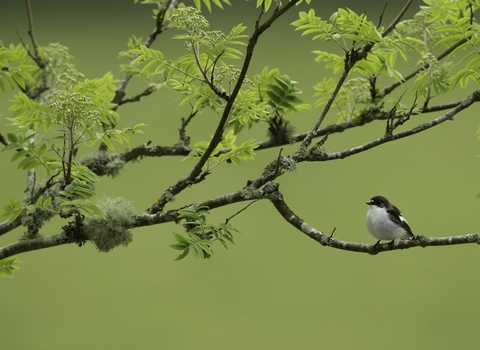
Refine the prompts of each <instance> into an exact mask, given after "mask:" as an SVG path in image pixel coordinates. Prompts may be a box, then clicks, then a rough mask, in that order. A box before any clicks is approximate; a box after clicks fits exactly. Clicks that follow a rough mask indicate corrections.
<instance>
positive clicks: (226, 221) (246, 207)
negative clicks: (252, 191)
mask: <svg viewBox="0 0 480 350" xmlns="http://www.w3.org/2000/svg"><path fill="white" fill-rule="evenodd" d="M259 200H260V199H255V200H254V201H253V202H251V203H248V204H247V205H246V206H245V207H243V208H242V209H240V210H239V211H237V212H236V213H235V214H233V215H232V216H230V217H229V218H227V219H225V225H226V224H228V223H229V222H230V220H232V219H233V218H234V217H235V216H237V215H238V214H240V213H241V212H243V211H245V210H247V209H248V207H249V206H251V205H252V204H254V203H256V202H258V201H259Z"/></svg>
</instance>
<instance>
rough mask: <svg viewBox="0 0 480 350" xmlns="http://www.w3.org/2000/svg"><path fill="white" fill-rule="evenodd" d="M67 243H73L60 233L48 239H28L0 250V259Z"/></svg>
mask: <svg viewBox="0 0 480 350" xmlns="http://www.w3.org/2000/svg"><path fill="white" fill-rule="evenodd" d="M67 243H73V242H72V241H71V240H70V239H69V238H67V237H65V236H64V235H63V234H61V233H60V234H58V235H52V236H48V237H39V238H34V239H29V240H28V241H21V242H16V243H12V244H10V245H7V246H5V247H3V248H1V249H0V259H4V258H8V257H9V256H13V255H16V254H20V253H25V252H30V251H32V250H38V249H44V248H51V247H56V246H58V245H62V244H67Z"/></svg>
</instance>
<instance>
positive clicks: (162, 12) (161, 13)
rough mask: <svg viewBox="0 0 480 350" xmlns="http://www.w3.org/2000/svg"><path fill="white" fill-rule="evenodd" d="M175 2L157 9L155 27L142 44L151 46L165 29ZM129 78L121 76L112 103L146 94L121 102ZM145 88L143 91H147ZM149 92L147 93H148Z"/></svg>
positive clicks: (167, 2) (120, 103)
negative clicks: (167, 17) (166, 20)
mask: <svg viewBox="0 0 480 350" xmlns="http://www.w3.org/2000/svg"><path fill="white" fill-rule="evenodd" d="M176 3H177V1H176V0H168V1H166V2H165V3H164V4H163V5H162V6H161V8H160V9H159V10H158V13H157V17H156V19H155V29H154V30H153V31H152V33H151V34H150V35H149V36H148V38H147V40H145V42H144V43H143V45H145V46H146V47H150V46H152V44H153V42H154V41H155V39H156V38H157V36H158V35H159V34H161V33H162V32H163V31H164V30H165V18H166V16H167V14H168V13H170V12H171V11H172V9H173V8H174V7H175V6H176ZM137 57H138V56H134V57H132V58H131V60H130V62H133V61H134V60H135V58H137ZM130 79H132V76H131V75H129V74H127V75H125V76H124V77H123V79H122V81H121V82H120V84H119V85H118V88H117V91H115V97H114V98H113V100H112V102H113V103H116V104H118V105H122V104H125V103H126V102H133V101H139V100H140V97H142V96H147V95H146V94H143V93H140V94H138V95H136V96H134V97H132V98H130V99H127V100H128V101H126V102H123V98H124V97H125V89H126V88H127V85H128V83H129V81H130ZM147 90H148V89H147ZM147 90H145V91H147ZM145 91H144V92H145ZM152 92H153V91H152ZM150 93H151V92H150ZM150 93H148V95H150ZM142 94H143V95H142ZM136 97H138V100H135V98H136Z"/></svg>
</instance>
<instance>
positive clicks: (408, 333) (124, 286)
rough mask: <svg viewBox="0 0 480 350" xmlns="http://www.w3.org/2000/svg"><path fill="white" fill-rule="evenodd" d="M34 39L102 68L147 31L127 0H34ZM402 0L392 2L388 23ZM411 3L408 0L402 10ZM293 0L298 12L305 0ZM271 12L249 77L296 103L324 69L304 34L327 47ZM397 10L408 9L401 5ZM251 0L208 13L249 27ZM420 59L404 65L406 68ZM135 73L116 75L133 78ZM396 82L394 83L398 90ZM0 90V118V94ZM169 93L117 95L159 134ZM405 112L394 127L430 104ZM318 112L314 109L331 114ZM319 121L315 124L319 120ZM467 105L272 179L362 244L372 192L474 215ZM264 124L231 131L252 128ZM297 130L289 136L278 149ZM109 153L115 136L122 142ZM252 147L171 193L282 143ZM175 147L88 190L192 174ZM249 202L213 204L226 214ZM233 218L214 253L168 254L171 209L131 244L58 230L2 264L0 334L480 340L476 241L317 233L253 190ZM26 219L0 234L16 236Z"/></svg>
mask: <svg viewBox="0 0 480 350" xmlns="http://www.w3.org/2000/svg"><path fill="white" fill-rule="evenodd" d="M312 2H313V3H314V4H313V5H312V6H313V7H314V8H315V9H316V12H317V15H319V16H322V17H325V18H328V17H329V16H330V15H331V14H332V13H333V12H334V11H335V10H336V7H338V6H342V7H346V6H348V7H351V8H353V9H354V10H356V11H357V12H360V13H361V12H365V13H366V14H367V15H368V16H370V18H371V19H372V20H373V21H374V22H377V18H378V16H379V13H380V12H381V9H382V8H383V5H384V2H383V1H369V2H366V1H364V2H361V3H360V2H356V1H339V2H336V3H332V2H323V1H318V0H317V1H315V0H314V1H312ZM32 3H33V11H34V18H35V30H36V35H37V40H38V42H39V43H40V45H46V44H48V43H50V42H60V43H62V44H63V45H66V46H68V47H69V48H70V52H71V53H72V54H73V55H74V57H75V63H76V64H77V68H78V69H79V70H80V71H81V72H83V73H84V74H85V75H86V76H87V77H88V78H94V77H97V76H100V75H103V74H104V73H105V72H107V71H111V72H113V73H114V74H115V76H116V77H117V78H121V77H122V75H121V73H120V72H119V69H118V65H119V63H125V61H121V60H118V59H117V53H118V52H119V51H122V50H125V48H126V41H127V39H128V37H129V36H130V35H132V34H135V35H137V36H142V37H143V38H145V37H146V36H147V35H148V34H149V33H150V32H151V30H153V20H152V19H151V7H150V6H143V5H134V4H133V1H116V2H114V1H82V2H66V1H51V0H49V1H32ZM401 5H402V4H400V3H397V4H389V7H387V13H386V14H385V16H384V21H385V22H384V23H385V24H386V23H387V21H390V20H391V19H392V18H393V17H394V16H395V15H396V13H397V11H398V9H399V8H400V6H401ZM419 5H420V2H419V1H415V5H414V11H416V10H417V9H418V6H419ZM1 7H2V11H1V12H0V17H1V21H0V39H1V40H3V41H4V43H9V42H15V43H18V42H19V40H18V36H17V31H18V33H19V35H20V36H21V37H22V38H23V40H24V41H26V42H29V40H28V36H27V25H26V23H27V21H26V15H25V13H26V11H25V5H24V3H23V2H20V1H11V0H10V1H6V0H2V1H1ZM297 10H304V11H306V10H308V7H307V5H306V4H302V5H301V6H299V7H298V8H297ZM297 10H295V11H293V12H292V14H290V16H287V17H285V18H282V19H281V20H280V21H279V22H278V23H275V25H274V26H273V27H272V28H271V29H270V30H269V31H268V32H267V33H266V34H265V36H262V37H261V38H260V41H259V46H258V50H257V51H256V53H255V56H254V60H253V62H252V67H251V70H250V72H249V76H250V77H253V75H254V74H256V73H259V72H260V70H261V69H262V67H263V66H265V65H268V66H269V67H270V68H274V67H279V68H280V69H281V73H284V74H285V73H286V74H288V75H289V76H290V77H291V78H292V79H293V80H296V81H299V82H300V84H299V88H300V89H302V90H303V91H304V95H303V96H302V97H303V98H304V99H305V100H306V101H308V102H313V101H314V100H315V98H314V97H313V94H314V91H313V89H312V86H313V85H314V84H315V82H317V81H319V80H321V79H322V78H323V76H324V74H330V73H329V72H326V71H324V70H323V67H322V65H321V64H319V63H315V62H314V60H313V59H314V55H313V54H311V51H312V50H313V49H323V48H325V47H326V46H325V45H324V44H322V43H320V42H318V41H315V42H313V43H312V42H311V38H309V37H303V38H301V37H300V34H299V33H298V32H294V30H293V27H291V26H289V23H291V22H292V21H293V20H295V19H296V15H295V13H294V12H296V11H297ZM414 11H410V12H409V13H410V14H411V13H413V12H414ZM257 13H258V11H256V10H255V1H250V2H244V1H235V0H233V1H232V6H231V7H227V8H226V9H225V11H221V10H219V9H217V8H214V10H213V13H212V14H208V13H207V14H206V16H207V18H208V19H209V20H210V21H211V23H212V25H211V28H212V29H224V30H228V29H229V28H231V27H232V26H233V25H236V24H237V23H239V22H243V23H244V24H245V25H247V26H248V27H249V30H248V33H251V30H252V28H253V25H254V20H255V19H256V18H257ZM172 34H174V33H173V31H170V32H167V33H166V34H165V35H162V36H160V37H159V38H158V40H157V41H156V42H155V45H154V48H156V49H159V50H162V51H163V52H164V53H165V55H166V57H167V58H175V57H178V56H179V55H182V54H183V43H182V42H176V41H172V40H171V39H170V37H171V35H172ZM414 65H415V59H414V60H412V61H410V62H407V63H406V64H404V68H403V69H402V72H404V73H407V72H409V71H410V70H411V69H412V68H413V67H414ZM142 86H143V85H142V82H141V81H138V82H134V83H132V84H131V85H129V87H128V89H127V94H129V95H132V94H135V93H138V92H139V91H141V89H142ZM474 89H475V87H474V86H472V85H470V86H468V87H467V90H466V91H463V92H461V91H460V92H458V93H456V94H452V95H450V96H448V97H446V98H443V99H442V101H434V103H444V102H447V101H455V100H458V99H461V98H464V97H465V96H466V95H467V94H470V93H471V92H472V91H473V90H474ZM403 91H404V90H402V91H399V93H403ZM9 98H10V97H8V96H7V97H2V99H1V100H0V105H1V107H2V109H1V113H2V119H1V124H0V125H1V130H0V132H1V133H2V134H6V132H8V127H6V126H5V124H7V122H6V121H5V119H4V118H5V117H8V116H9V112H8V110H7V107H8V99H9ZM179 102H180V99H179V98H178V96H176V95H174V94H173V93H171V92H169V91H166V90H165V91H160V92H159V93H156V94H154V95H152V96H150V97H147V98H144V99H143V100H142V102H141V103H135V104H130V105H126V106H124V107H122V108H120V109H119V112H120V114H121V117H122V120H121V123H120V125H119V126H120V127H124V126H129V125H134V124H136V123H139V122H146V123H147V124H148V125H149V127H148V128H146V129H145V131H146V135H139V136H135V137H134V138H133V144H134V145H139V144H141V143H143V142H146V141H147V140H152V142H153V144H158V145H165V146H168V145H171V144H172V143H173V142H174V141H175V140H176V139H178V133H177V129H178V128H179V127H180V118H181V117H186V116H187V113H188V110H187V109H185V108H179V107H178V103H179ZM319 113H320V110H319V109H313V110H311V111H307V112H303V113H301V114H297V115H291V117H290V119H291V120H292V121H293V123H294V124H296V125H297V131H298V132H304V131H307V130H309V129H310V128H311V126H312V125H313V123H314V121H315V120H316V118H317V116H318V115H319ZM433 117H434V115H433V114H431V115H428V116H427V117H415V118H412V120H411V121H409V122H408V123H407V124H406V125H404V126H403V129H402V130H404V129H406V128H410V127H413V126H414V125H417V124H418V123H420V122H422V121H425V120H427V119H428V118H433ZM217 120H218V117H216V116H215V115H213V114H208V113H205V114H203V115H201V116H200V117H198V118H196V120H194V121H193V122H192V124H191V126H190V128H189V132H190V136H192V138H193V141H194V142H196V141H199V140H207V139H208V138H209V137H210V135H212V134H213V130H214V126H215V122H216V121H217ZM336 120H337V117H336V116H335V115H333V114H331V115H329V117H327V120H326V122H325V123H326V124H331V123H334V122H336ZM326 124H325V125H326ZM477 127H478V106H472V107H471V108H470V109H469V110H467V111H466V112H463V113H461V114H460V115H458V116H457V117H456V118H455V121H454V122H447V123H444V124H442V125H441V126H438V127H435V128H434V129H431V130H429V131H426V132H424V133H422V134H419V135H416V136H412V137H409V138H406V139H403V140H400V141H397V142H393V143H389V144H386V145H383V146H380V147H377V148H375V149H372V150H370V151H368V152H365V153H362V154H359V155H357V156H354V157H350V158H347V159H345V160H341V161H340V160H339V161H332V162H327V163H309V164H307V163H302V164H300V165H299V167H298V170H297V171H296V172H294V173H288V174H286V175H285V176H283V177H281V178H279V179H278V182H279V183H280V184H281V187H280V189H281V190H282V192H283V194H284V196H285V199H286V200H287V202H288V203H289V204H290V206H291V208H292V209H293V210H294V211H295V212H296V213H297V214H298V215H299V216H300V217H302V218H303V219H304V220H306V221H307V222H308V223H309V224H311V225H312V226H314V227H315V228H317V229H319V230H321V231H324V232H327V233H328V232H330V231H331V230H333V228H334V227H336V232H335V236H336V237H337V238H339V239H343V240H349V241H355V242H362V243H374V242H375V240H374V238H373V237H371V236H370V235H369V234H368V233H367V231H366V229H365V224H364V220H365V213H366V210H367V206H366V205H365V204H364V203H365V202H366V201H367V200H368V199H369V198H370V197H372V196H374V195H379V194H380V195H384V196H386V197H388V198H389V199H391V200H392V201H393V202H394V203H395V204H396V205H397V206H399V207H400V208H401V209H402V210H403V213H404V214H405V216H406V217H407V219H408V220H409V223H410V225H411V227H412V229H413V231H414V233H415V234H424V235H428V236H435V237H437V236H438V237H441V236H451V235H463V234H466V233H475V232H477V230H478V221H479V219H478V209H479V207H480V202H479V201H478V199H475V195H476V194H477V193H478V192H480V190H479V187H480V186H479V185H478V183H479V181H478V180H479V179H478V178H479V174H480V173H479V172H478V170H477V168H478V165H479V160H478V159H477V158H476V155H477V154H479V153H480V150H479V143H478V140H477V135H476V130H477ZM265 130H266V127H265V125H259V126H258V127H257V128H256V129H255V130H253V131H252V134H250V135H245V136H243V137H245V139H246V138H249V137H255V138H256V139H258V140H263V139H265ZM384 130H385V124H384V123H383V122H378V123H375V124H371V125H368V126H365V127H362V128H358V129H355V130H349V131H347V132H344V133H341V134H335V135H331V137H330V138H329V140H328V142H327V144H326V148H327V149H328V150H329V151H337V150H341V149H343V148H345V147H352V146H356V145H359V144H362V143H364V142H367V141H370V140H373V139H375V138H378V137H379V136H381V135H382V134H383V132H384ZM295 147H296V145H294V146H289V147H284V151H283V154H284V155H288V154H291V153H292V152H293V150H294V149H295ZM118 150H119V151H122V147H118ZM257 154H258V155H257V158H256V160H255V161H252V162H247V163H244V164H243V165H242V167H240V168H238V167H235V166H233V165H225V166H221V167H218V168H216V169H215V171H214V172H213V174H212V175H210V176H209V177H208V178H207V181H204V182H203V183H201V184H199V185H197V186H194V187H193V188H190V189H188V190H186V191H185V192H184V193H182V194H181V195H179V196H178V198H177V201H176V202H175V203H174V204H173V205H172V206H170V207H169V208H174V207H177V206H181V205H183V204H187V203H192V202H195V201H200V200H206V199H209V198H212V197H214V196H218V195H222V194H225V193H229V192H233V191H236V190H238V189H240V188H242V187H243V186H244V185H245V183H246V181H247V180H248V179H254V178H257V177H258V176H259V175H260V174H261V172H262V170H263V168H264V166H265V165H266V164H268V162H270V161H271V160H273V159H275V157H276V156H277V155H278V149H273V150H266V151H261V152H257ZM10 157H11V155H10V154H7V153H0V169H1V170H0V174H1V175H0V176H1V182H0V186H1V187H0V203H1V204H2V205H3V204H4V203H6V201H7V199H8V198H10V197H13V198H17V199H19V198H21V197H22V195H23V190H24V187H25V181H26V180H25V174H24V173H23V172H22V171H19V170H16V166H15V165H10ZM180 159H181V158H176V157H163V158H149V159H143V160H141V161H140V162H138V163H135V164H133V163H130V164H127V165H126V167H125V170H124V171H123V172H122V174H121V176H119V177H118V178H115V179H111V178H102V181H101V183H100V184H99V185H98V186H97V192H98V193H99V194H103V193H105V194H107V195H109V196H124V197H126V198H128V199H130V200H132V201H133V202H134V204H135V207H136V211H137V213H141V212H142V211H143V210H145V209H146V208H148V207H149V206H150V205H151V204H152V203H153V202H154V201H155V200H156V199H157V198H158V197H159V195H160V194H161V193H162V192H163V191H164V190H165V189H166V188H167V187H168V186H169V185H172V184H174V183H175V182H176V181H177V180H178V178H179V177H181V176H184V175H186V174H187V173H188V171H189V169H190V168H191V167H192V165H193V163H191V162H181V163H180ZM244 205H245V204H237V205H232V206H228V207H225V208H221V209H218V210H215V211H213V212H212V214H211V215H210V220H211V221H212V222H214V223H218V222H222V221H224V220H225V218H226V217H228V216H230V215H232V214H234V213H235V212H236V211H238V210H239V209H241V208H242V207H243V206H244ZM233 223H234V224H235V226H236V227H237V228H238V229H239V230H240V231H241V232H242V234H241V235H237V236H236V245H235V246H231V247H230V248H229V249H228V250H225V249H223V248H222V247H221V246H217V247H216V249H215V254H214V256H213V258H212V259H210V260H207V261H204V262H202V263H198V262H196V261H195V260H194V259H193V258H192V257H190V256H189V257H188V258H187V259H185V260H183V261H181V262H174V261H173V259H174V258H175V256H176V255H177V251H174V250H172V249H171V248H169V244H171V243H173V240H172V231H176V232H179V233H181V232H182V228H181V227H180V226H178V225H175V224H165V225H158V226H153V227H146V228H141V229H136V230H134V240H133V243H131V244H130V246H128V248H117V249H115V250H114V251H112V252H111V253H108V254H104V253H98V252H97V251H96V250H95V247H94V246H93V245H92V244H87V245H86V246H84V247H82V248H79V247H77V246H75V245H68V246H60V247H56V248H51V249H47V250H40V251H36V252H30V253H26V254H22V255H20V256H19V258H20V260H22V262H23V263H22V264H21V269H20V270H19V271H17V272H16V274H15V278H14V279H11V280H10V279H2V280H0V314H1V321H0V347H1V348H2V349H52V348H56V349H131V348H136V349H159V348H161V349H193V348H196V349H317V348H327V349H352V348H355V349H386V348H388V349H406V348H415V349H453V348H456V349H476V348H478V342H479V340H480V332H478V325H479V321H478V315H479V311H480V306H479V303H478V300H477V297H478V294H479V293H478V292H479V286H480V285H479V272H478V265H477V264H478V255H477V254H478V249H479V248H478V247H477V246H476V245H463V246H451V247H444V248H441V247H438V248H426V249H420V248H416V249H411V250H405V251H395V252H391V253H384V254H380V255H377V256H369V255H366V254H356V253H350V252H345V251H341V250H335V249H329V248H325V247H322V246H321V245H320V244H318V243H316V242H314V241H312V240H310V239H308V238H306V236H304V235H303V234H302V233H300V232H298V231H296V230H295V229H294V228H293V227H291V226H290V225H289V224H287V223H286V222H285V221H284V220H283V219H281V218H280V216H279V215H278V213H277V212H276V211H275V210H274V208H273V207H272V205H271V204H270V203H269V202H266V201H265V202H257V203H256V204H255V205H253V206H251V207H250V208H249V209H248V210H247V211H245V212H244V213H242V214H241V215H239V216H238V217H236V218H235V219H234V220H233ZM62 224H63V222H61V221H60V220H54V221H52V222H51V223H49V224H48V225H47V226H46V227H45V228H44V229H43V231H42V233H43V234H44V235H50V234H56V233H59V229H60V226H61V225H62ZM21 233H22V232H21V228H18V229H17V230H15V231H14V232H11V233H9V234H7V235H4V236H2V237H0V244H1V245H2V246H3V245H6V244H9V243H12V242H14V241H15V240H16V239H17V237H18V236H20V235H21Z"/></svg>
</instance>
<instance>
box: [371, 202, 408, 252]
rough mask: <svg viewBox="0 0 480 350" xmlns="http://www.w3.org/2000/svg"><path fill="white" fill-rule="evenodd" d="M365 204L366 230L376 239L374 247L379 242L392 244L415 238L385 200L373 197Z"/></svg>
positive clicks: (401, 218) (406, 223)
mask: <svg viewBox="0 0 480 350" xmlns="http://www.w3.org/2000/svg"><path fill="white" fill-rule="evenodd" d="M366 204H368V206H369V209H368V212H367V221H366V223H367V230H368V232H370V234H371V235H372V236H373V237H375V238H377V239H378V242H377V243H375V245H378V244H379V243H380V241H381V240H391V242H390V243H389V244H393V241H394V240H395V239H397V238H402V239H412V238H414V237H415V236H414V234H413V233H412V230H411V229H410V226H408V222H407V220H405V218H404V217H403V216H402V213H401V212H400V210H399V209H398V208H397V207H396V206H394V205H393V204H392V203H390V202H389V201H388V199H387V198H385V197H382V196H375V197H373V198H372V199H370V200H369V201H368V202H367V203H366Z"/></svg>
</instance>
